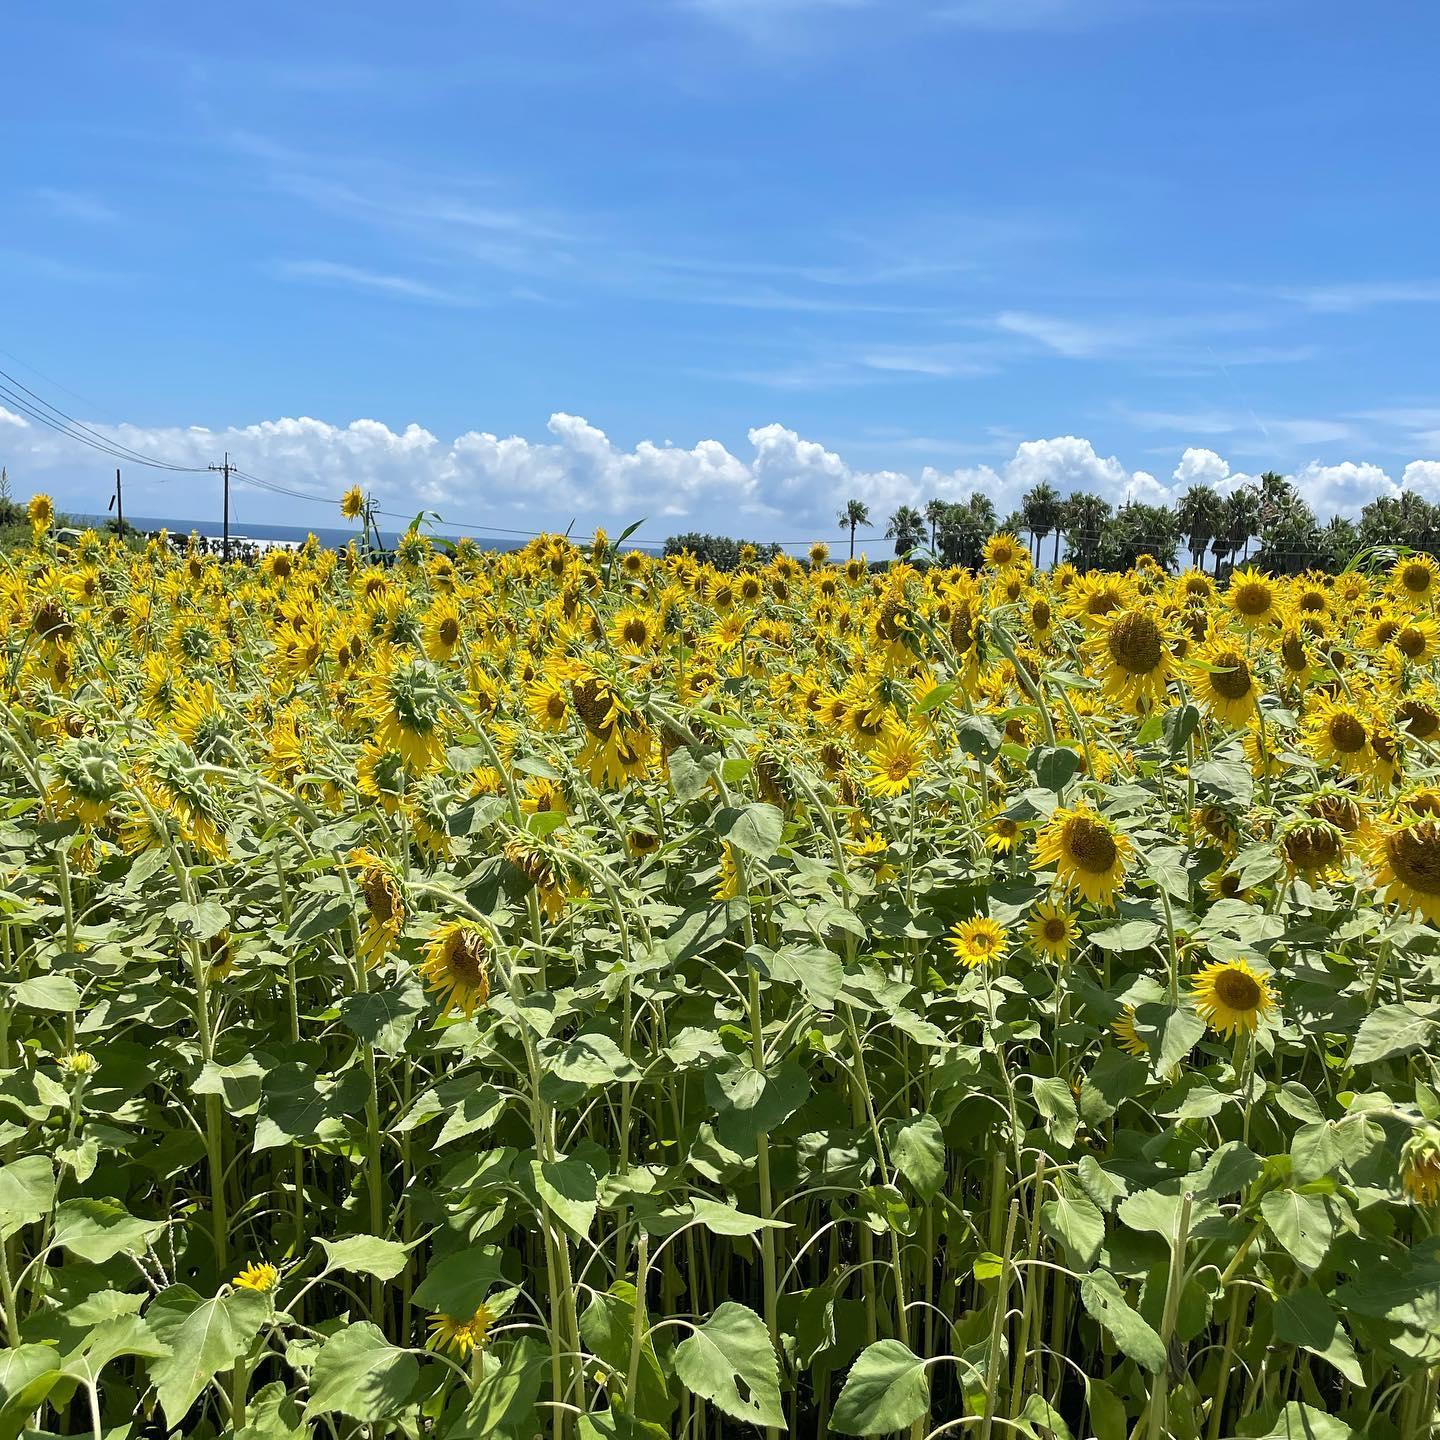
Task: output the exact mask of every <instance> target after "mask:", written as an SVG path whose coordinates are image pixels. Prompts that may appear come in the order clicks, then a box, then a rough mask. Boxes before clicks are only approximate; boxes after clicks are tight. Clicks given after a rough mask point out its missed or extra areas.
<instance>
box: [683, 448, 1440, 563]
mask: <svg viewBox="0 0 1440 1440" xmlns="http://www.w3.org/2000/svg"><path fill="white" fill-rule="evenodd" d="M871 523H872V522H871V519H870V512H869V508H868V506H866V505H865V503H864V502H863V501H860V500H850V501H847V502H846V505H845V508H844V509H843V510H841V512H840V514H839V524H840V527H841V529H842V531H848V532H849V539H850V553H851V554H852V555H853V554H854V553H855V535H856V531H857V529H859V528H860V527H862V526H863V527H865V528H867V529H868V528H870V526H871ZM1002 530H1003V531H1008V532H1009V533H1011V534H1013V535H1018V536H1022V537H1025V538H1027V539H1028V541H1029V545H1030V553H1031V557H1032V559H1033V560H1034V562H1035V564H1036V566H1037V567H1038V566H1043V565H1045V564H1046V563H1048V564H1050V565H1052V566H1053V565H1055V564H1057V563H1058V562H1059V561H1060V560H1061V559H1062V558H1063V559H1066V560H1069V561H1070V562H1071V563H1072V564H1074V565H1076V566H1078V567H1079V568H1080V569H1082V570H1125V569H1128V568H1129V567H1130V566H1131V565H1133V564H1134V563H1135V561H1136V560H1137V559H1138V558H1139V557H1140V556H1141V555H1153V556H1154V557H1155V559H1156V560H1158V561H1159V562H1160V563H1161V564H1162V565H1164V566H1166V567H1167V568H1169V569H1172V570H1173V569H1176V568H1177V567H1178V566H1179V565H1180V564H1181V563H1182V562H1181V556H1182V552H1183V553H1184V563H1187V564H1192V565H1197V566H1199V567H1200V568H1201V569H1207V570H1211V571H1213V572H1214V573H1216V574H1218V573H1220V570H1221V568H1222V567H1223V566H1226V565H1229V566H1235V565H1243V564H1249V563H1252V562H1253V563H1254V564H1256V565H1259V566H1260V567H1261V568H1263V569H1265V570H1267V571H1269V572H1270V573H1271V574H1277V575H1281V574H1285V575H1293V574H1296V573H1298V572H1299V571H1301V570H1341V569H1343V568H1344V567H1345V566H1346V565H1347V564H1348V563H1349V562H1350V560H1351V559H1353V558H1354V556H1356V555H1358V554H1359V553H1360V552H1361V551H1362V550H1367V549H1369V548H1370V547H1371V546H1375V545H1389V546H1396V547H1401V548H1405V549H1410V550H1423V551H1427V552H1429V553H1431V554H1440V506H1437V505H1432V504H1430V502H1429V501H1427V500H1425V499H1424V498H1422V497H1421V496H1419V495H1417V494H1415V493H1414V492H1413V491H1405V492H1404V493H1403V494H1401V495H1400V496H1398V497H1395V498H1390V497H1385V498H1382V499H1377V500H1372V501H1371V502H1370V504H1368V505H1367V506H1366V507H1365V508H1364V510H1363V511H1361V513H1360V518H1359V520H1358V521H1356V520H1351V519H1349V518H1347V517H1346V516H1343V515H1336V516H1333V517H1331V519H1329V520H1327V521H1326V522H1325V523H1324V524H1321V522H1320V521H1319V520H1318V519H1317V518H1316V516H1315V512H1314V511H1313V510H1312V509H1311V508H1310V506H1309V505H1308V504H1307V503H1306V501H1305V498H1304V496H1303V495H1301V494H1300V492H1299V491H1298V490H1297V489H1296V488H1295V486H1294V484H1293V483H1292V482H1291V481H1290V480H1289V479H1288V478H1287V477H1285V476H1284V475H1280V474H1277V473H1276V472H1275V471H1273V470H1267V471H1266V472H1265V473H1264V474H1263V475H1261V476H1259V477H1258V478H1257V479H1256V480H1254V481H1253V482H1251V483H1249V484H1246V485H1241V486H1238V487H1237V488H1236V489H1234V490H1232V491H1231V492H1230V493H1229V494H1227V495H1221V494H1220V492H1219V491H1217V490H1215V489H1213V488H1212V487H1211V486H1209V485H1192V486H1191V487H1190V488H1189V489H1188V490H1187V491H1186V492H1185V493H1184V494H1183V495H1182V496H1181V497H1180V498H1179V499H1178V500H1177V501H1176V502H1175V504H1174V505H1146V504H1144V503H1142V502H1141V501H1138V500H1132V501H1129V502H1127V503H1125V504H1123V505H1121V506H1119V507H1118V508H1117V507H1116V506H1113V505H1111V504H1110V502H1109V501H1107V500H1104V499H1102V498H1101V497H1100V496H1099V495H1095V494H1091V493H1090V492H1088V491H1083V490H1077V491H1074V492H1072V494H1071V495H1070V496H1069V497H1068V498H1062V497H1061V495H1060V494H1059V492H1058V491H1057V490H1056V489H1055V487H1054V486H1052V485H1049V484H1040V485H1036V486H1035V487H1034V488H1033V489H1032V490H1030V491H1028V492H1027V493H1026V494H1025V495H1024V496H1023V497H1022V498H1021V501H1020V507H1019V509H1017V510H1014V511H1012V512H1011V513H1010V514H1008V515H1005V516H1003V517H1001V516H997V514H996V511H995V506H994V504H993V502H992V501H991V500H990V498H989V497H988V496H986V495H980V494H976V495H971V496H970V497H969V498H968V499H966V500H960V501H950V500H940V499H935V500H931V501H929V502H928V503H927V504H926V505H925V507H924V509H923V510H921V509H917V508H916V507H915V506H913V505H902V506H900V508H899V509H898V510H896V511H895V513H894V514H893V515H891V517H890V519H889V521H888V523H887V525H886V528H885V538H886V539H887V540H890V541H892V542H893V544H894V552H895V554H896V555H911V556H912V557H913V558H916V559H921V560H924V559H933V560H934V561H936V562H938V563H940V564H943V565H965V566H970V567H972V568H974V567H976V566H978V565H979V564H980V562H981V560H982V558H983V556H984V550H985V542H986V541H987V540H988V539H989V538H990V537H991V536H992V535H994V534H995V533H997V532H998V531H1002ZM1047 542H1048V543H1047ZM756 548H757V550H758V551H759V552H760V558H761V559H765V558H768V556H769V555H772V554H774V553H775V552H776V549H777V547H775V546H758V547H756ZM681 550H689V551H690V552H691V553H692V554H694V555H695V556H696V558H697V559H709V560H710V561H711V563H712V564H715V565H717V566H719V567H720V568H723V569H731V568H733V567H734V566H735V565H736V564H738V563H739V553H740V542H738V541H733V540H726V539H724V538H722V537H718V536H713V535H677V536H672V537H671V539H669V540H667V541H666V542H665V553H666V554H667V555H670V554H675V553H677V552H678V551H681ZM1047 552H1048V553H1047Z"/></svg>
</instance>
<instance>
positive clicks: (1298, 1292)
mask: <svg viewBox="0 0 1440 1440" xmlns="http://www.w3.org/2000/svg"><path fill="white" fill-rule="evenodd" d="M1271 1324H1272V1331H1273V1334H1274V1337H1275V1339H1276V1340H1277V1341H1278V1342H1279V1343H1280V1344H1282V1345H1299V1346H1301V1347H1302V1348H1303V1349H1306V1350H1308V1351H1310V1353H1311V1354H1312V1355H1318V1356H1319V1357H1320V1358H1321V1359H1322V1360H1325V1361H1327V1362H1328V1363H1329V1364H1331V1365H1333V1366H1334V1367H1335V1369H1337V1370H1338V1371H1339V1372H1340V1373H1341V1374H1342V1375H1343V1376H1344V1377H1345V1378H1346V1379H1347V1380H1348V1381H1349V1382H1350V1383H1351V1384H1352V1385H1363V1384H1364V1383H1365V1371H1364V1369H1363V1368H1362V1367H1361V1365H1360V1362H1359V1360H1358V1359H1357V1358H1356V1355H1355V1347H1354V1346H1353V1345H1352V1344H1351V1343H1350V1337H1349V1336H1348V1335H1347V1334H1346V1333H1345V1331H1344V1329H1343V1328H1342V1327H1341V1324H1340V1317H1339V1316H1338V1315H1336V1313H1335V1310H1334V1307H1333V1306H1332V1305H1331V1304H1330V1302H1329V1300H1327V1299H1326V1298H1325V1295H1324V1294H1323V1293H1322V1292H1321V1291H1320V1290H1318V1289H1317V1288H1316V1287H1315V1286H1314V1285H1301V1286H1300V1287H1298V1288H1297V1289H1295V1290H1291V1291H1290V1292H1289V1293H1288V1294H1286V1295H1282V1296H1281V1297H1280V1299H1279V1300H1277V1301H1276V1302H1275V1314H1274V1318H1273V1320H1272V1322H1271Z"/></svg>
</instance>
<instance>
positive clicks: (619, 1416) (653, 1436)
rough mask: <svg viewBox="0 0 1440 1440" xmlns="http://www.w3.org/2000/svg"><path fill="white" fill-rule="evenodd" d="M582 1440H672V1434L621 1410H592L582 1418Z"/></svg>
mask: <svg viewBox="0 0 1440 1440" xmlns="http://www.w3.org/2000/svg"><path fill="white" fill-rule="evenodd" d="M580 1440H670V1432H669V1431H668V1430H665V1429H662V1428H661V1427H660V1426H659V1425H652V1424H651V1423H650V1422H649V1421H648V1420H637V1419H635V1418H634V1416H632V1415H626V1414H624V1413H623V1412H622V1411H619V1410H592V1411H591V1412H590V1413H589V1414H588V1415H582V1416H581V1417H580Z"/></svg>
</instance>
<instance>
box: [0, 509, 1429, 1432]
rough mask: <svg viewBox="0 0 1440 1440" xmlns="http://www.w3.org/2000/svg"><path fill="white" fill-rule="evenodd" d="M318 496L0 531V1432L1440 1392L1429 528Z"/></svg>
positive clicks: (1133, 1409) (1008, 1412) (1241, 1428)
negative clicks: (474, 520)
mask: <svg viewBox="0 0 1440 1440" xmlns="http://www.w3.org/2000/svg"><path fill="white" fill-rule="evenodd" d="M40 499H41V500H43V497H40ZM344 513H345V515H346V517H347V518H349V519H350V520H352V521H355V522H356V523H357V524H358V526H359V527H360V530H361V539H360V540H359V541H357V542H356V543H354V544H352V545H351V546H350V547H348V548H347V549H345V550H342V551H338V552H336V551H327V550H324V549H322V548H320V547H319V546H318V545H316V544H314V543H313V542H312V543H311V544H308V545H306V546H305V547H303V548H302V549H300V550H298V551H294V552H291V551H276V552H272V553H271V554H270V555H267V556H266V557H265V558H264V560H263V561H262V562H261V563H260V564H259V565H258V566H256V567H254V568H249V567H245V566H241V565H234V566H226V565H224V564H222V563H220V562H218V561H217V560H216V559H215V557H213V556H210V555H206V554H204V553H202V552H200V551H199V550H198V549H190V550H188V551H177V550H175V549H174V548H173V547H171V546H170V545H169V544H168V543H163V542H156V543H153V544H151V545H150V546H148V547H147V548H145V549H143V550H132V549H128V548H122V547H120V546H119V545H118V544H117V543H115V542H114V541H113V540H107V539H103V538H101V537H100V536H98V535H95V534H88V533H87V534H85V535H82V536H80V537H79V538H78V539H76V540H74V541H73V542H72V543H67V544H64V545H61V544H59V543H57V541H56V538H55V536H54V534H53V507H52V508H50V509H48V510H47V508H46V506H45V505H44V504H43V503H32V506H31V509H30V514H31V519H32V529H33V544H32V547H31V548H30V549H29V550H28V551H25V552H21V553H18V554H16V555H14V556H12V557H11V558H10V560H9V562H8V568H7V569H6V570H5V571H4V573H3V574H0V647H3V652H4V657H3V658H4V669H3V672H0V685H3V695H0V702H3V708H0V784H3V789H4V797H5V805H4V811H3V818H0V866H3V870H4V875H3V879H0V985H3V986H4V991H5V993H4V997H3V999H4V1004H3V1006H0V1324H3V1334H0V1339H3V1342H4V1348H3V1350H0V1426H3V1428H0V1433H3V1434H4V1435H15V1436H18V1435H21V1434H25V1435H36V1436H43V1435H66V1434H95V1435H108V1434H115V1435H119V1434H123V1433H127V1430H126V1427H130V1428H129V1431H128V1433H133V1434H138V1433H140V1432H141V1431H142V1430H143V1431H144V1433H146V1434H153V1435H156V1436H162V1435H163V1436H175V1437H180V1436H185V1437H189V1436H216V1437H220V1436H228V1437H233V1440H260V1437H265V1440H270V1437H277V1440H278V1437H307V1436H315V1437H332V1436H360V1435H365V1436H368V1437H375V1440H378V1437H381V1436H387V1435H393V1436H406V1437H418V1436H422V1435H423V1436H430V1437H435V1440H447V1437H453V1440H467V1437H476V1436H482V1435H483V1436H487V1437H491V1436H493V1437H501V1440H505V1437H511V1440H529V1437H533V1436H536V1435H541V1436H547V1437H548V1436H557V1437H561V1440H597V1437H615V1440H664V1437H683V1440H722V1437H732V1436H739V1435H744V1434H754V1433H759V1432H763V1433H765V1434H767V1435H780V1434H792V1435H797V1436H812V1435H885V1434H904V1435H907V1436H911V1437H915V1440H925V1437H935V1440H938V1437H940V1436H944V1435H955V1434H961V1433H964V1432H966V1431H970V1430H973V1431H977V1432H978V1433H979V1434H980V1435H982V1436H985V1437H991V1436H995V1435H998V1434H1000V1433H1008V1432H1019V1433H1021V1434H1024V1435H1028V1436H1032V1437H1036V1436H1050V1437H1079V1436H1088V1437H1095V1440H1125V1437H1130V1436H1145V1437H1155V1440H1159V1437H1173V1440H1198V1437H1202V1436H1203V1437H1205V1440H1223V1437H1229V1436H1234V1435H1253V1436H1282V1435H1302V1434H1305V1435H1316V1436H1321V1437H1325V1440H1331V1437H1336V1440H1338V1437H1345V1436H1357V1437H1358V1436H1375V1437H1385V1440H1390V1437H1411V1436H1415V1437H1420V1436H1425V1435H1428V1434H1433V1433H1434V1429H1435V1416H1436V1401H1437V1380H1440V1307H1437V1303H1436V1296H1437V1294H1440V1238H1437V1235H1436V1233H1435V1228H1436V1212H1437V1207H1440V1079H1437V1075H1436V1065H1435V1060H1434V1058H1433V1057H1434V1055H1435V1053H1436V1036H1437V1031H1440V945H1437V938H1440V937H1437V929H1436V926H1437V924H1440V751H1437V748H1436V747H1437V743H1440V693H1437V689H1436V662H1437V658H1440V655H1437V652H1440V629H1437V619H1436V615H1437V597H1440V575H1437V570H1436V567H1435V565H1434V564H1433V562H1431V561H1430V560H1428V559H1427V558H1426V557H1423V556H1405V557H1402V558H1401V559H1400V560H1398V561H1397V562H1395V563H1394V564H1393V565H1392V566H1390V567H1389V568H1388V569H1376V570H1373V571H1363V572H1362V571H1359V570H1351V571H1347V572H1346V573H1344V574H1340V575H1321V574H1309V575H1301V576H1297V577H1293V578H1286V579H1282V580H1277V579H1273V578H1271V577H1269V576H1267V575H1265V574H1264V573H1262V572H1260V571H1258V570H1255V569H1241V570H1237V571H1235V572H1234V573H1233V574H1232V575H1230V576H1229V577H1228V579H1226V580H1224V581H1223V582H1218V583H1217V581H1216V579H1215V578H1214V577H1213V576H1210V575H1208V574H1204V573H1199V572H1187V573H1185V574H1181V575H1179V576H1174V575H1170V574H1167V573H1166V572H1165V571H1164V570H1163V569H1162V568H1161V567H1160V566H1158V565H1156V564H1154V563H1153V562H1150V561H1148V560H1145V559H1143V558H1142V559H1141V561H1139V562H1138V563H1137V564H1136V566H1135V567H1134V568H1133V569H1132V570H1130V571H1129V572H1127V573H1125V574H1122V575H1116V574H1080V573H1077V572H1076V571H1074V570H1073V569H1071V568H1070V567H1068V566H1064V565H1061V566H1058V567H1057V568H1055V569H1054V570H1052V571H1050V572H1049V573H1037V572H1036V571H1035V570H1033V569H1032V568H1031V566H1030V564H1029V559H1028V552H1027V551H1026V547H1025V546H1024V545H1023V543H1021V542H1019V541H1016V540H1015V539H1014V537H1012V536H1006V535H999V536H995V537H993V538H992V539H991V541H990V543H989V545H988V547H987V551H986V556H985V563H984V565H983V567H982V568H981V569H980V570H978V571H976V572H971V571H967V570H953V569H931V570H918V569H915V568H912V567H910V566H908V565H894V566H891V567H889V568H888V569H887V570H886V571H885V572H884V573H882V574H875V573H872V572H871V570H870V568H869V567H868V565H867V564H866V563H865V561H864V560H863V558H860V559H854V560H851V561H849V562H847V563H843V564H832V563H831V562H830V559H829V556H828V555H827V554H826V553H825V552H824V550H823V547H821V548H818V549H817V550H816V551H815V552H813V553H812V554H811V555H810V556H809V557H808V558H807V559H806V560H803V561H802V560H799V559H794V558H790V557H784V556H781V557H778V558H775V559H773V560H769V561H768V562H766V563H764V564H763V565H762V564H761V563H760V562H759V559H758V557H757V556H754V555H750V556H748V557H746V558H745V560H744V563H743V564H742V565H741V567H740V569H739V570H738V571H734V572H725V573H721V572H717V571H716V570H714V569H712V568H710V567H709V566H706V565H703V564H700V563H697V562H696V561H694V560H693V559H692V558H690V557H689V556H686V555H677V556H673V557H669V558H666V559H664V560H658V559H655V558H654V557H652V556H649V555H647V554H645V553H643V552H641V551H638V550H633V549H625V548H624V546H623V540H622V543H621V544H619V545H617V544H615V543H613V542H611V541H610V539H609V538H608V537H606V536H604V535H603V534H601V535H597V536H596V537H595V539H594V541H593V542H590V543H587V544H585V545H583V546H579V545H575V544H572V543H571V542H569V541H568V540H566V539H563V538H561V537H557V536H548V537H541V538H539V539H537V540H536V541H534V542H533V543H531V544H530V545H528V546H526V547H525V548H524V549H523V550H519V551H516V552H513V553H511V554H507V555H495V554H485V553H482V552H480V551H479V550H478V549H477V548H476V547H474V546H472V545H468V544H461V545H455V546H451V545H448V544H445V543H442V542H439V541H434V540H431V539H429V538H427V537H426V536H425V534H424V533H423V532H422V530H421V528H420V526H419V525H417V526H414V527H412V528H411V529H410V531H408V532H407V533H406V534H405V535H404V536H403V537H401V539H400V541H399V543H398V544H397V545H396V547H395V549H394V551H393V552H389V553H382V552H381V549H380V546H379V534H378V531H375V518H376V509H375V503H374V501H373V500H372V498H371V497H369V496H367V495H365V494H364V493H363V492H361V491H359V490H358V489H357V490H353V491H351V492H349V493H347V495H346V499H345V512H344ZM372 531H374V542H373V543H372V541H371V532H372Z"/></svg>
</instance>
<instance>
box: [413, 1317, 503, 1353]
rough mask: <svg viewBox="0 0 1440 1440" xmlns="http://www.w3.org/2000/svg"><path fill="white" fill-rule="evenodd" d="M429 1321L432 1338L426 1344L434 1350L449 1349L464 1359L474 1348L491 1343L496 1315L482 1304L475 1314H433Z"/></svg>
mask: <svg viewBox="0 0 1440 1440" xmlns="http://www.w3.org/2000/svg"><path fill="white" fill-rule="evenodd" d="M427 1323H428V1325H429V1327H430V1338H429V1340H428V1341H426V1344H428V1345H429V1347H430V1348H431V1349H432V1350H449V1351H451V1352H452V1353H453V1354H455V1355H458V1356H460V1358H461V1359H462V1360H463V1359H464V1358H465V1357H466V1356H467V1355H469V1354H470V1352H471V1351H472V1350H483V1349H484V1348H485V1346H486V1345H488V1344H489V1343H490V1327H491V1326H492V1325H493V1324H494V1323H495V1316H494V1314H493V1313H492V1312H491V1311H490V1310H489V1309H487V1308H486V1307H485V1306H484V1305H480V1306H477V1307H476V1310H475V1313H474V1314H473V1315H467V1316H463V1317H460V1316H455V1315H432V1316H431V1317H430V1319H429V1321H428V1322H427Z"/></svg>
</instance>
